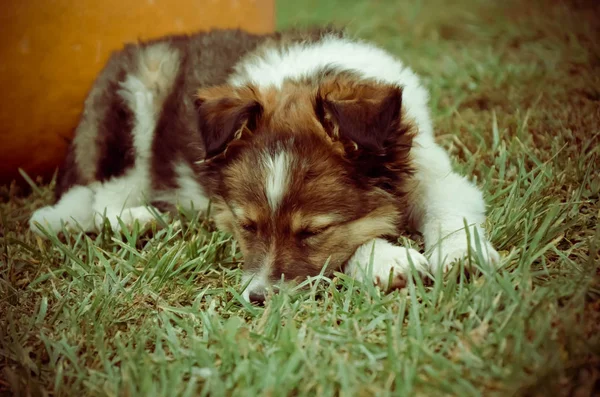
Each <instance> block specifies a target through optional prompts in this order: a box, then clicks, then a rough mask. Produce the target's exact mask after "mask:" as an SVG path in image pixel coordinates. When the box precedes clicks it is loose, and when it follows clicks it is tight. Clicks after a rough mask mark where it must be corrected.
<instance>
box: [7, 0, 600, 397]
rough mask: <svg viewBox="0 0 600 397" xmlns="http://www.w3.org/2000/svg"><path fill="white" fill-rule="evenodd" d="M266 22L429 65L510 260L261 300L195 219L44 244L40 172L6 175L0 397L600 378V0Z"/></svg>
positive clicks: (496, 389)
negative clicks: (327, 30)
mask: <svg viewBox="0 0 600 397" xmlns="http://www.w3.org/2000/svg"><path fill="white" fill-rule="evenodd" d="M277 18H278V27H279V28H285V27H288V26H297V25H300V26H301V25H306V24H314V23H325V22H334V23H335V24H343V25H347V26H348V29H349V30H350V31H351V32H352V33H353V34H356V35H357V36H359V37H362V38H365V39H369V40H373V41H375V42H377V43H379V44H380V45H382V46H383V47H385V48H386V49H388V50H389V51H391V52H393V53H394V54H397V55H398V56H400V57H401V58H402V59H403V60H404V61H405V62H406V63H407V64H408V65H410V66H411V67H413V68H414V69H415V70H416V71H417V72H418V73H419V74H420V75H421V76H423V79H424V82H425V84H426V85H427V86H428V88H429V89H430V91H431V108H432V111H433V116H434V119H435V124H436V126H437V128H436V129H437V134H438V140H439V142H440V143H441V144H442V145H443V146H444V147H445V148H447V149H448V151H449V152H450V153H451V154H452V157H453V160H454V163H455V167H456V169H457V170H458V171H460V172H461V173H464V174H466V175H469V177H470V178H473V180H475V181H476V183H477V184H478V185H479V186H480V187H481V188H482V189H483V190H484V191H485V195H486V199H487V202H488V204H489V219H488V224H487V230H488V232H489V235H490V237H491V240H492V242H493V243H494V245H495V246H496V247H497V248H498V250H499V251H500V252H501V254H502V255H503V259H502V263H501V266H500V268H499V269H498V270H496V271H491V270H486V268H485V267H480V269H481V270H478V271H474V272H473V273H472V274H470V275H466V274H465V273H464V272H463V271H462V270H463V269H464V267H465V266H466V265H468V263H462V264H460V265H458V266H456V267H455V269H454V270H453V271H452V272H450V273H449V274H447V275H446V276H445V277H444V278H443V279H441V278H440V279H436V280H435V282H433V283H430V284H425V285H424V283H423V282H422V281H421V280H420V279H419V278H418V277H415V278H414V279H410V280H409V281H410V282H409V283H408V286H407V288H406V289H405V290H402V291H395V292H392V293H390V294H384V293H381V292H380V291H379V290H377V289H375V288H374V287H373V286H372V285H362V284H359V283H358V282H355V281H353V280H352V279H349V278H348V277H346V276H344V275H342V274H337V275H336V276H335V277H334V278H333V279H327V278H315V279H313V280H309V281H308V282H307V283H306V284H307V285H308V288H307V289H303V290H299V289H290V290H289V291H283V292H282V293H281V294H278V295H274V296H272V297H270V299H269V300H268V301H267V303H266V305H265V307H255V306H251V305H249V304H247V303H243V302H242V300H241V298H240V295H239V291H240V289H241V285H240V279H241V271H240V269H239V266H240V261H241V257H240V255H239V253H238V252H237V250H236V244H235V242H234V241H232V239H231V237H230V236H228V235H226V234H223V233H220V232H218V231H215V230H214V228H213V227H212V225H211V224H210V222H209V221H207V220H205V219H203V218H199V217H197V216H195V215H194V214H181V215H180V218H181V219H180V220H181V221H180V222H178V223H177V224H174V225H169V226H168V227H167V228H164V229H161V230H153V231H147V230H134V231H132V232H131V233H128V234H126V235H125V236H123V237H122V238H116V237H113V236H111V235H110V234H109V233H102V234H99V235H97V236H86V235H72V236H70V237H69V238H66V239H60V240H59V239H53V240H52V241H45V240H41V239H39V238H36V237H34V236H33V235H32V234H31V233H29V232H28V231H27V227H26V224H27V223H26V222H27V219H28V217H29V215H30V213H31V211H32V210H33V209H35V208H37V207H39V206H41V205H43V204H47V203H50V202H51V200H52V192H51V186H40V187H36V188H35V189H33V191H32V193H31V194H30V195H28V196H23V195H21V194H19V189H17V188H16V187H15V186H12V187H2V188H0V313H1V315H0V357H1V361H0V395H11V394H21V395H28V394H30V395H65V396H75V395H107V396H113V395H114V396H116V395H125V396H127V395H135V396H137V395H140V396H147V395H160V396H175V395H182V396H191V395H211V396H221V395H236V396H253V395H268V396H282V395H298V396H300V395H310V396H314V395H318V396H321V395H322V396H337V395H340V396H350V395H359V396H370V395H381V396H385V395H413V394H414V395H432V396H439V395H460V396H467V395H515V394H517V395H528V396H529V395H540V396H541V395H565V396H566V395H577V396H586V395H592V394H594V393H600V340H599V335H600V256H599V249H600V226H599V223H600V222H599V217H600V200H599V198H600V197H599V195H600V41H599V40H598V38H599V37H600V6H598V5H596V4H595V2H594V1H589V2H586V1H576V0H572V1H564V2H561V1H557V0H556V1H555V0H547V1H536V0H532V1H505V2H500V1H484V0H480V1H477V0H472V1H467V0H453V1H445V0H428V1H408V0H406V1H398V0H396V1H392V0H378V1H376V0H371V1H369V0H362V1H358V0H352V1H351V0H336V1H327V2H324V1H317V0H286V1H283V0H280V1H279V4H278V15H277ZM407 243H410V244H414V245H415V246H417V245H419V244H420V242H419V239H418V236H417V237H416V239H415V240H414V241H412V242H407Z"/></svg>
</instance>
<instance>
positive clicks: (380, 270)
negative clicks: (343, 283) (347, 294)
mask: <svg viewBox="0 0 600 397" xmlns="http://www.w3.org/2000/svg"><path fill="white" fill-rule="evenodd" d="M371 255H372V258H373V260H372V261H371ZM409 257H410V259H409ZM410 260H412V263H413V265H414V267H415V268H416V270H417V271H419V272H424V271H425V270H426V269H427V263H428V262H427V258H425V257H424V256H423V255H422V254H420V253H419V252H418V251H415V250H414V249H412V248H405V247H399V246H396V245H393V244H390V243H388V242H387V241H385V240H382V239H374V240H372V241H370V242H368V243H366V244H363V245H361V246H360V247H359V248H358V249H357V250H356V252H355V253H354V255H353V256H352V257H351V258H350V260H349V261H348V263H347V264H346V274H348V275H350V276H352V277H354V278H355V279H357V280H359V281H363V282H364V281H367V280H369V278H370V279H371V280H373V283H374V284H375V285H377V286H379V287H380V288H382V289H383V290H390V289H400V288H404V287H405V286H406V280H407V277H408V274H409V272H410V263H411V261H410ZM371 263H372V267H371Z"/></svg>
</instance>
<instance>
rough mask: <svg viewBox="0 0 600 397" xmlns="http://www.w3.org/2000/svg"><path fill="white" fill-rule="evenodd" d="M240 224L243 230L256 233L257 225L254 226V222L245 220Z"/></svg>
mask: <svg viewBox="0 0 600 397" xmlns="http://www.w3.org/2000/svg"><path fill="white" fill-rule="evenodd" d="M241 226H242V229H244V231H245V232H248V233H252V234H254V233H256V230H257V227H256V223H255V222H245V223H242V224H241Z"/></svg>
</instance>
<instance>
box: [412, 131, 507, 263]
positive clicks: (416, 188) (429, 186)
mask: <svg viewBox="0 0 600 397" xmlns="http://www.w3.org/2000/svg"><path fill="white" fill-rule="evenodd" d="M420 138H421V139H420V141H421V142H417V144H416V145H415V146H414V148H413V151H412V156H413V159H414V166H415V168H416V169H415V175H414V181H413V185H412V186H411V191H410V193H409V199H410V210H409V220H410V221H411V223H412V224H413V225H414V226H415V227H416V229H417V230H419V231H420V232H421V233H422V234H423V236H424V239H425V248H426V250H427V252H428V253H429V255H428V256H429V263H430V265H431V268H432V269H431V270H432V271H433V272H434V273H435V272H436V271H437V269H439V267H441V266H443V271H444V272H445V271H448V270H449V269H450V267H451V265H452V263H453V262H455V261H456V260H457V259H460V258H463V257H466V256H467V255H468V253H469V252H471V253H473V254H474V253H476V252H477V246H478V245H479V246H480V247H481V251H482V254H483V257H484V259H485V260H486V261H487V262H488V263H489V264H493V263H496V262H498V261H499V255H498V253H497V252H496V250H495V249H494V248H493V247H492V245H491V244H490V243H489V241H487V239H486V237H485V232H484V230H483V228H482V224H483V222H485V202H484V200H483V195H482V194H481V192H480V191H479V190H478V189H477V188H476V187H475V186H474V185H473V184H472V183H470V182H469V181H467V180H466V179H465V178H464V177H462V176H460V175H458V174H456V173H454V172H452V166H451V163H450V158H449V157H448V154H447V153H446V152H445V151H444V150H443V149H442V148H441V147H440V146H438V145H437V144H435V143H434V142H433V138H432V137H420ZM465 222H466V224H467V225H468V233H467V229H466V228H465ZM467 236H469V237H467ZM476 237H477V238H476ZM477 239H478V240H479V241H477Z"/></svg>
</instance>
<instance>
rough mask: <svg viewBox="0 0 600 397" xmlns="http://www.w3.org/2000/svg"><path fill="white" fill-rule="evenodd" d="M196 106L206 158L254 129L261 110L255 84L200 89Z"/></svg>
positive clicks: (218, 152) (220, 151)
mask: <svg viewBox="0 0 600 397" xmlns="http://www.w3.org/2000/svg"><path fill="white" fill-rule="evenodd" d="M196 106H197V108H198V120H199V121H198V123H199V129H200V133H201V134H202V137H203V138H204V148H205V151H206V158H207V159H210V158H212V157H214V156H216V155H218V154H220V153H222V152H223V151H224V150H225V148H226V147H227V145H228V144H229V142H231V141H232V140H233V139H234V138H240V136H241V134H242V133H243V132H244V131H245V130H246V131H252V130H254V129H255V127H256V124H257V123H258V120H259V118H260V116H261V114H262V106H261V104H260V103H259V102H258V99H257V96H256V93H255V91H254V89H253V88H252V87H239V88H238V87H231V86H228V85H223V86H214V87H209V88H204V89H201V90H199V91H198V93H197V99H196Z"/></svg>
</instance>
